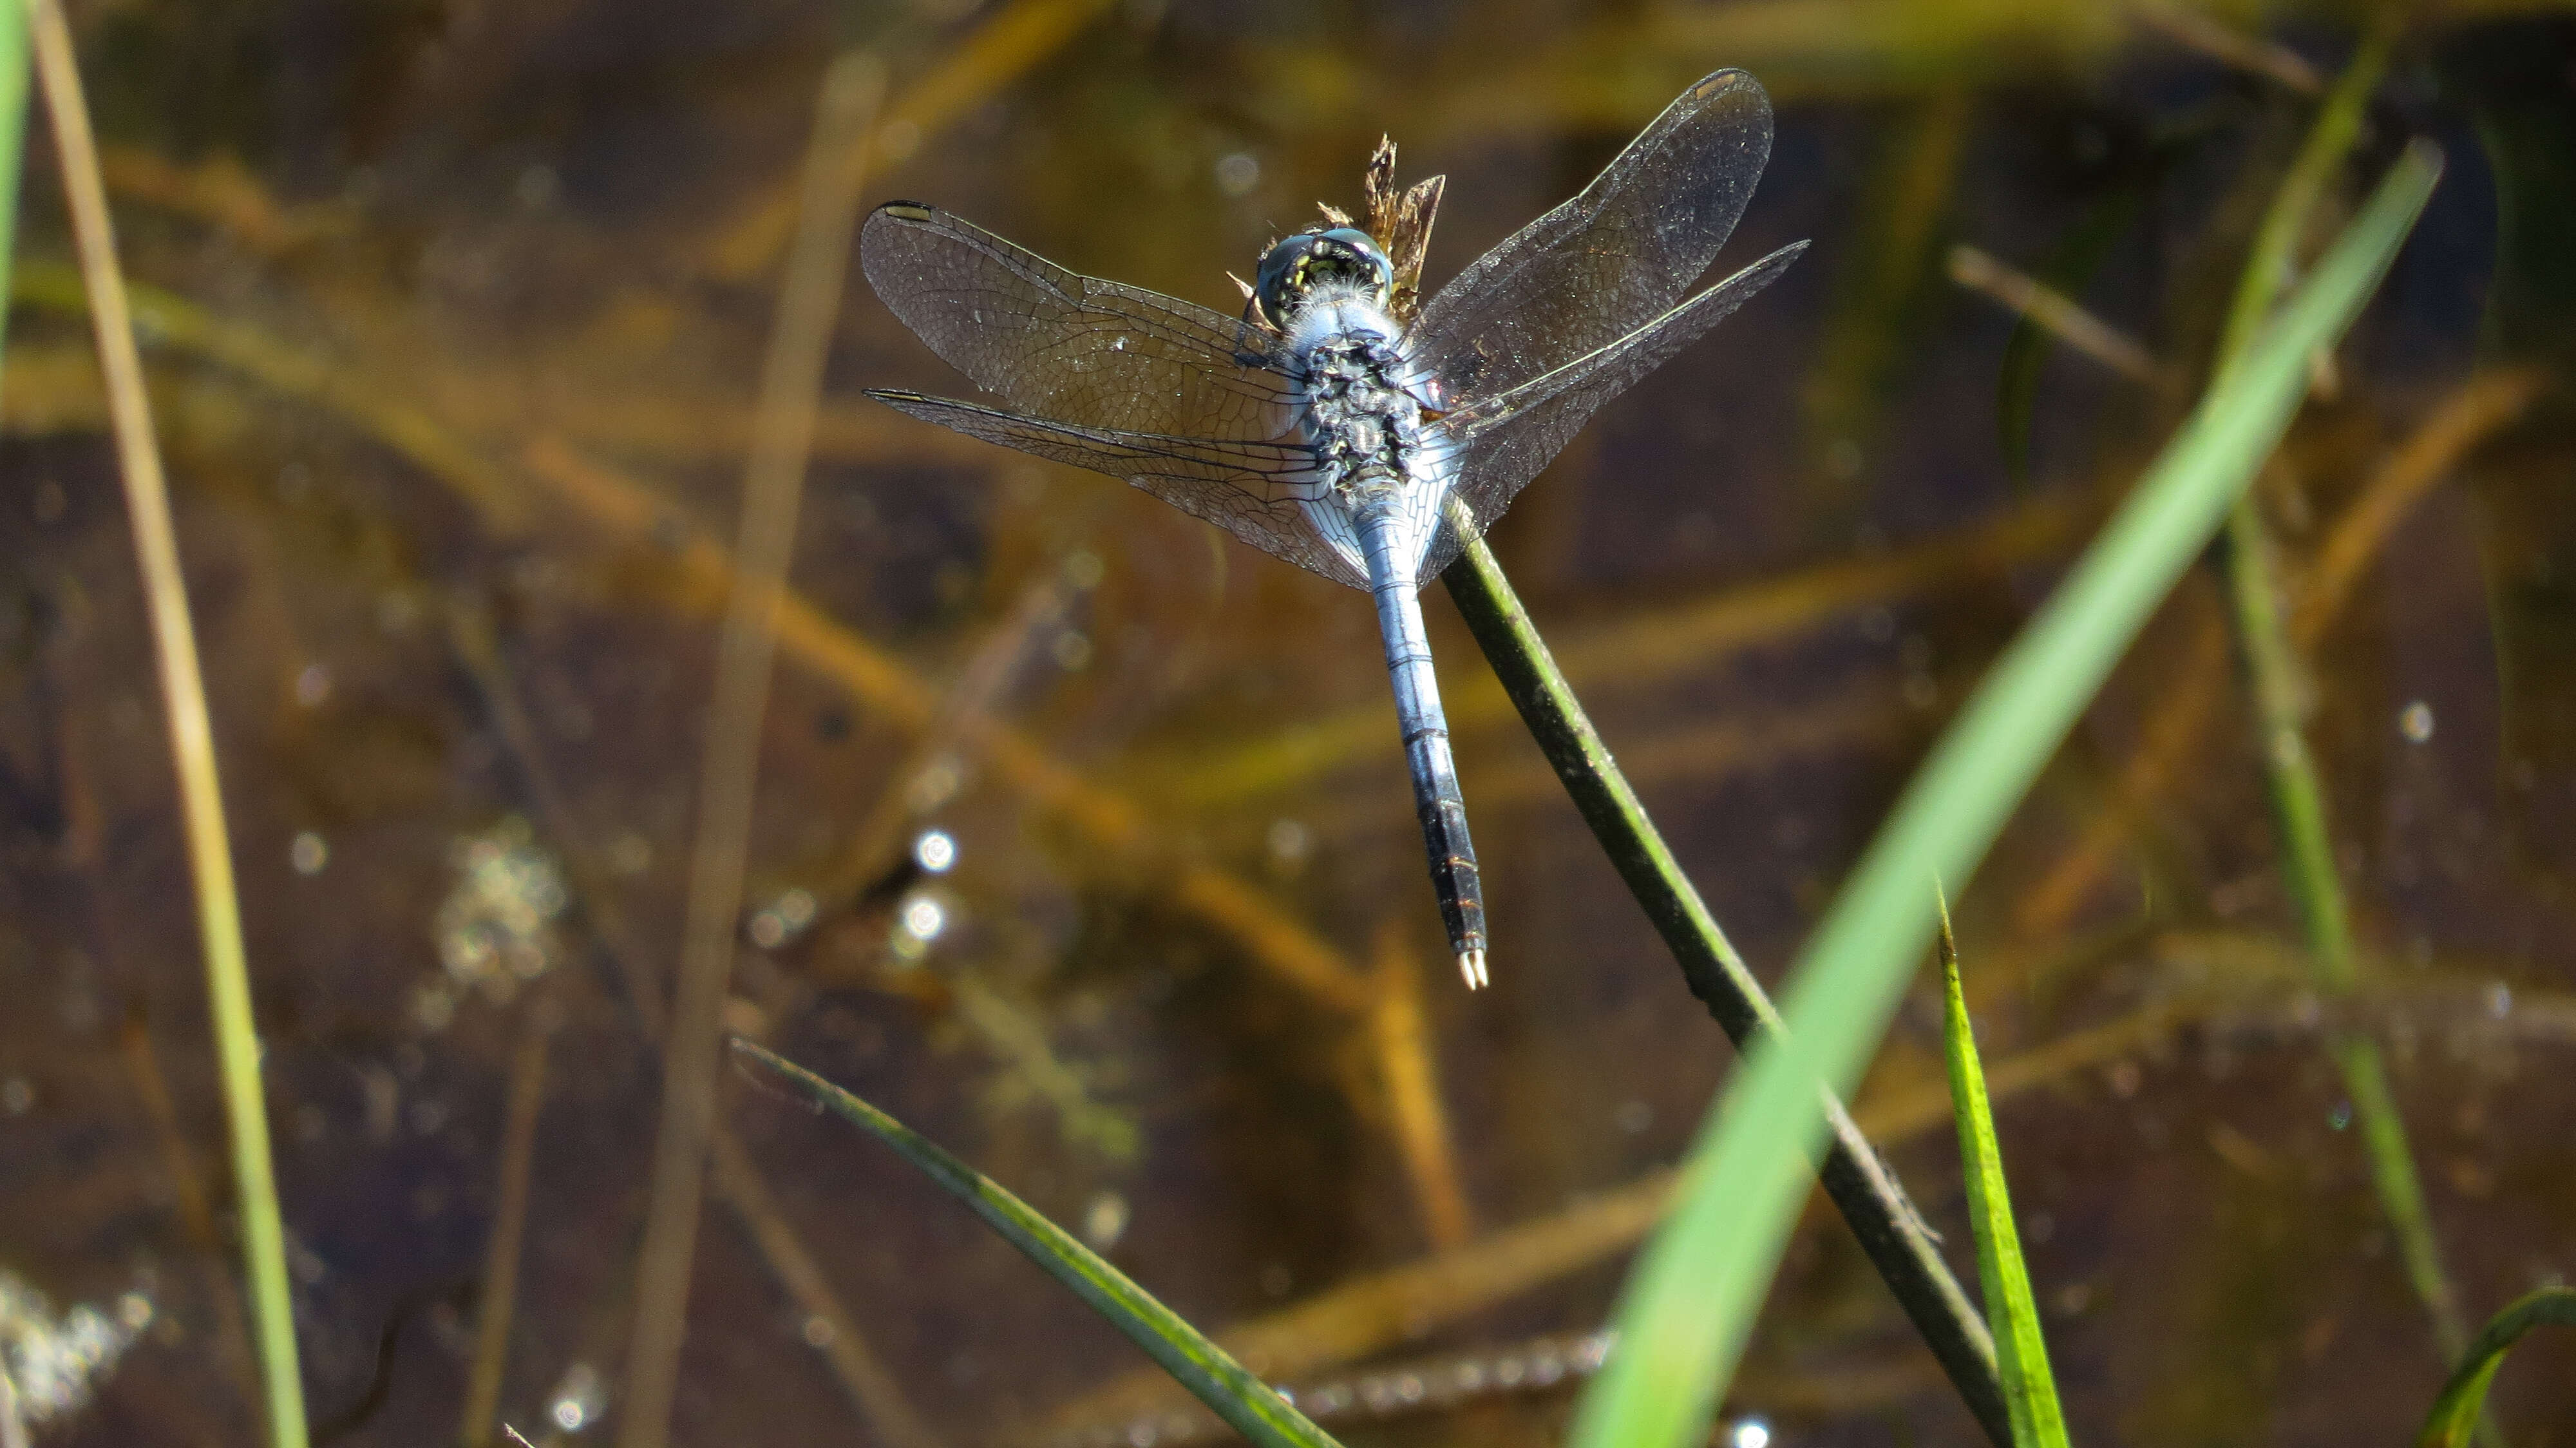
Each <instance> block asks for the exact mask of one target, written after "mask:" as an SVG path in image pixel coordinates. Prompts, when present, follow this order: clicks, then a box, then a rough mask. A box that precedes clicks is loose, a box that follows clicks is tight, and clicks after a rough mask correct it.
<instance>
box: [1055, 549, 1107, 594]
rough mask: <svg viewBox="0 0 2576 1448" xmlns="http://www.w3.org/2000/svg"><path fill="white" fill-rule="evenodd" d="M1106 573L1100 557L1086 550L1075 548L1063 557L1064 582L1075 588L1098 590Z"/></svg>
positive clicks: (1105, 567)
mask: <svg viewBox="0 0 2576 1448" xmlns="http://www.w3.org/2000/svg"><path fill="white" fill-rule="evenodd" d="M1108 571H1109V570H1108V567H1107V566H1106V565H1105V564H1103V563H1102V562H1101V561H1100V555H1099V554H1097V553H1094V552H1092V551H1091V550H1090V549H1088V548H1076V549H1075V550H1073V551H1072V552H1071V553H1068V554H1066V555H1065V557H1064V581H1065V582H1067V583H1070V584H1072V585H1073V586H1074V587H1076V588H1098V587H1099V586H1100V580H1101V578H1102V576H1103V575H1105V574H1106V573H1107V572H1108Z"/></svg>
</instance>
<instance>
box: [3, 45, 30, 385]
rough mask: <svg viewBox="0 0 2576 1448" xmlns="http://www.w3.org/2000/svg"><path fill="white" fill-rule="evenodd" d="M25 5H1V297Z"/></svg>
mask: <svg viewBox="0 0 2576 1448" xmlns="http://www.w3.org/2000/svg"><path fill="white" fill-rule="evenodd" d="M27 78H28V59H27V7H26V6H25V5H24V4H14V5H0V297H6V296H8V294H9V262H10V257H11V254H12V253H13V252H14V251H15V250H16V248H17V243H18V176H19V173H20V172H21V171H23V170H24V169H25V166H24V160H25V157H26V151H27V100H28V97H27ZM8 337H9V309H8V307H7V306H6V305H5V304H0V357H5V355H6V350H7V349H6V344H7V342H8Z"/></svg>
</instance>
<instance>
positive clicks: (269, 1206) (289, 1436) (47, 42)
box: [28, 0, 305, 1448]
mask: <svg viewBox="0 0 2576 1448" xmlns="http://www.w3.org/2000/svg"><path fill="white" fill-rule="evenodd" d="M28 7H29V8H28V17H29V20H30V22H31V25H32V30H33V34H34V39H35V52H36V73H37V78H38V81H39V83H40V84H41V85H42V87H43V89H44V94H45V107H46V109H47V110H48V111H50V112H51V113H52V116H53V123H54V144H55V148H56V151H57V153H58V155H59V157H60V161H61V166H62V173H63V190H64V193H65V196H66V199H67V200H68V202H69V204H70V211H71V218H72V237H73V241H74V244H75V247H76V249H77V251H78V253H79V256H80V267H81V280H82V284H83V286H84V287H85V288H86V290H87V292H88V296H89V312H90V319H91V323H92V325H93V327H94V329H95V331H96V333H97V338H98V353H99V370H100V372H101V373H102V374H103V375H104V376H105V378H106V380H107V398H108V413H109V416H110V418H111V420H112V421H113V423H114V425H115V432H116V451H117V463H118V471H119V473H120V474H122V476H123V478H124V482H125V496H126V508H127V512H128V514H129V515H130V521H131V523H132V525H133V529H134V551H135V555H136V560H137V562H138V564H139V565H140V567H141V570H142V574H143V592H144V599H145V604H146V607H147V610H148V612H149V614H150V616H151V620H152V641H153V649H154V654H155V656H156V659H157V661H158V663H159V671H160V676H161V694H162V702H163V704H164V706H165V708H166V710H167V713H168V718H169V727H170V754H171V761H172V765H173V767H174V769H175V770H176V771H177V774H178V780H179V806H180V813H181V816H182V817H183V819H184V821H185V826H186V830H187V840H188V866H189V872H190V875H191V877H192V879H193V882H194V886H195V894H196V903H197V930H198V936H199V944H200V945H201V947H202V948H203V950H204V951H205V957H206V982H207V989H208V993H209V995H210V996H211V997H212V1005H213V1015H214V1027H215V1051H216V1058H217V1060H218V1062H219V1069H220V1072H221V1078H222V1091H223V1098H224V1113H225V1116H226V1118H227V1119H228V1120H229V1121H230V1122H231V1126H232V1149H233V1163H232V1164H233V1183H234V1189H235V1191H236V1193H237V1194H238V1199H239V1202H240V1206H241V1232H242V1256H243V1266H244V1271H245V1272H246V1274H247V1275H248V1277H249V1279H250V1295H251V1313H252V1317H253V1319H254V1321H255V1323H256V1328H257V1333H258V1339H259V1358H260V1371H261V1377H262V1379H263V1380H264V1383H265V1386H266V1389H267V1405H268V1436H269V1442H270V1443H271V1444H272V1445H274V1448H304V1443H305V1429H304V1393H303V1388H302V1386H301V1383H300V1381H299V1374H298V1372H297V1369H296V1361H295V1323H294V1317H293V1305H292V1298H291V1296H290V1295H289V1291H288V1287H287V1281H286V1238H285V1229H284V1225H283V1223H282V1222H281V1221H280V1219H279V1214H278V1207H277V1182H276V1179H275V1177H274V1175H273V1174H272V1172H271V1169H270V1164H269V1142H268V1116H267V1113H266V1105H265V1103H264V1102H263V1100H262V1098H261V1094H260V1076H259V1035H258V1028H257V1026H256V1025H255V1023H254V1022H253V1021H252V1018H251V1004H250V968H249V963H248V960H247V956H246V952H245V950H244V948H243V944H242V929H241V903H240V901H239V899H238V898H237V897H236V895H235V892H234V886H233V861H232V846H231V842H230V841H229V840H228V839H227V838H226V836H225V833H224V802H223V791H222V788H221V785H220V783H219V782H218V780H217V778H216V774H215V739H214V725H213V723H212V721H211V720H210V719H209V717H208V715H207V712H206V689H205V680H204V678H203V676H202V674H201V673H200V671H199V668H198V663H197V638H196V631H195V629H194V628H193V627H192V625H191V624H190V622H189V618H188V590H187V584H186V581H185V579H184V578H183V576H182V575H181V573H180V571H179V542H178V531H177V528H176V527H175V525H174V524H173V523H172V521H171V517H170V493H169V485H168V483H167V482H166V481H165V479H164V478H163V476H162V472H161V452H160V448H159V446H158V444H157V443H156V442H155V441H154V438H153V432H152V405H151V401H150V399H149V398H148V397H147V396H146V395H145V393H144V390H143V362H142V358H141V357H140V355H139V354H138V353H137V352H136V350H135V345H134V326H133V322H132V320H131V319H130V317H129V315H128V313H127V310H126V304H125V279H124V276H123V274H122V272H120V270H119V269H118V267H117V264H116V236H115V232H114V230H113V229H112V227H111V225H110V222H109V219H108V214H107V193H106V190H105V188H104V186H103V184H102V183H101V182H100V180H99V174H98V146H97V142H96V141H95V140H94V139H93V138H92V136H91V134H90V126H89V108H88V103H87V101H86V100H84V99H83V97H82V94H81V82H80V68H79V65H78V63H77V62H76V61H75V60H74V58H73V55H72V37H71V29H70V27H69V26H67V25H65V24H64V22H63V12H62V9H61V7H60V6H59V5H58V4H57V3H56V0H28Z"/></svg>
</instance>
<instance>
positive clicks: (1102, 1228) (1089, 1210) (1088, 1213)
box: [1082, 1191, 1127, 1252]
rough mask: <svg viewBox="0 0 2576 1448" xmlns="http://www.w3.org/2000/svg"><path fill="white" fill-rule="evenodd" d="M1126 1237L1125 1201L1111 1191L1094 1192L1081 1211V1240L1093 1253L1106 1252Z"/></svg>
mask: <svg viewBox="0 0 2576 1448" xmlns="http://www.w3.org/2000/svg"><path fill="white" fill-rule="evenodd" d="M1126 1235H1127V1199H1126V1198H1125V1197H1122V1196H1120V1195H1118V1194H1117V1193H1116V1192H1112V1191H1100V1192H1094V1193H1093V1194H1092V1197H1091V1203H1090V1205H1088V1206H1086V1207H1084V1208H1083V1209H1082V1240H1084V1241H1086V1242H1088V1243H1090V1244H1091V1249H1092V1250H1093V1251H1095V1252H1106V1251H1108V1250H1109V1249H1110V1248H1112V1247H1115V1246H1117V1245H1118V1239H1119V1238H1121V1237H1124V1236H1126Z"/></svg>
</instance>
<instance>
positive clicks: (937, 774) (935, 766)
mask: <svg viewBox="0 0 2576 1448" xmlns="http://www.w3.org/2000/svg"><path fill="white" fill-rule="evenodd" d="M965 784H966V774H965V770H964V768H963V767H962V766H960V765H959V764H958V762H957V761H956V759H954V758H953V757H950V756H947V755H942V756H940V757H939V758H937V759H934V760H931V761H930V762H929V763H928V764H925V765H923V766H922V767H921V772H920V773H919V774H916V775H914V776H913V777H912V783H911V784H910V785H908V786H906V788H905V790H904V801H905V803H907V804H909V805H911V806H912V812H913V813H914V814H928V813H930V812H931V811H932V810H935V809H937V808H939V807H940V806H941V805H943V804H946V803H948V801H949V800H950V799H951V798H953V797H954V796H955V795H956V793H957V791H958V790H960V789H962V788H964V787H965Z"/></svg>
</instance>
